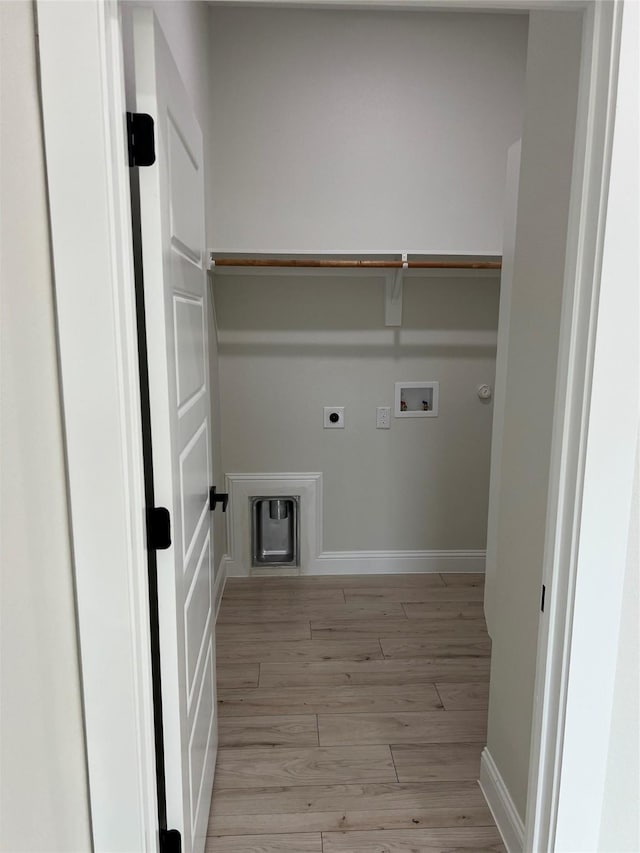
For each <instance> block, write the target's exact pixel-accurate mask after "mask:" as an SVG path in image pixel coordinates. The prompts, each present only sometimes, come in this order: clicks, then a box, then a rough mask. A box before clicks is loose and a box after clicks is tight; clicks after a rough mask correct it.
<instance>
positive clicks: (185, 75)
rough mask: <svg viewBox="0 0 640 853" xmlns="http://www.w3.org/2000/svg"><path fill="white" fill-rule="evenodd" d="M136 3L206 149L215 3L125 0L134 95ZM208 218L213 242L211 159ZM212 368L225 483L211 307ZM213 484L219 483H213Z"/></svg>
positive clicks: (219, 532)
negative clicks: (161, 39) (155, 32)
mask: <svg viewBox="0 0 640 853" xmlns="http://www.w3.org/2000/svg"><path fill="white" fill-rule="evenodd" d="M135 6H151V7H152V8H153V11H154V12H155V14H156V17H157V18H158V22H159V23H160V26H161V27H162V31H163V32H164V35H165V38H166V39H167V42H168V44H169V47H170V49H171V53H172V54H173V58H174V60H175V62H176V65H177V66H178V71H179V72H180V76H181V77H182V81H183V83H184V85H185V88H186V90H187V92H188V93H189V96H190V98H191V104H192V107H193V110H194V113H195V115H196V117H197V119H198V123H199V125H200V129H201V130H202V135H203V144H204V151H205V152H208V151H211V147H212V143H211V127H212V121H213V115H212V109H211V98H210V94H209V88H210V85H209V79H210V70H209V67H210V60H211V40H210V32H209V29H210V16H209V7H208V5H207V4H206V3H203V2H188V0H146V2H145V0H140V2H136V0H123V2H122V9H123V19H124V49H125V63H126V74H127V97H128V98H129V97H130V94H131V92H132V91H133V90H132V86H133V76H132V62H131V56H132V54H131V51H132V46H131V30H130V17H129V16H130V14H131V10H132V9H133V8H134V7H135ZM204 174H205V219H206V234H207V245H208V246H210V245H212V243H213V239H214V238H213V234H212V223H213V219H214V214H213V195H212V175H213V170H212V168H211V165H210V162H209V161H208V160H207V161H206V162H205V169H204ZM209 321H210V325H209V332H210V334H209V356H210V358H209V371H210V379H211V392H212V393H211V396H212V412H211V425H212V429H211V443H212V460H213V471H214V476H215V478H216V485H217V486H218V488H219V489H222V487H223V485H224V480H223V476H222V475H223V471H222V467H221V464H222V462H221V447H220V430H221V424H220V411H219V401H218V396H219V391H218V370H217V364H218V358H217V336H216V329H215V313H214V312H213V310H212V311H211V312H210V317H209ZM212 485H214V484H213V483H212ZM213 528H214V529H213V541H214V547H213V551H214V554H213V559H214V568H215V571H216V572H217V570H218V567H219V565H220V560H221V559H222V555H223V554H224V552H225V547H226V543H225V527H224V519H223V517H222V513H215V514H214V520H213Z"/></svg>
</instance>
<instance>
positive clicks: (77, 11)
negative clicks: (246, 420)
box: [37, 0, 620, 853]
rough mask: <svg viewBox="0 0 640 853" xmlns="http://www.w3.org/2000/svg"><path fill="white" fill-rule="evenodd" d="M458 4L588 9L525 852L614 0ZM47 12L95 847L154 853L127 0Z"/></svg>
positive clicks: (610, 93)
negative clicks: (122, 13) (123, 30)
mask: <svg viewBox="0 0 640 853" xmlns="http://www.w3.org/2000/svg"><path fill="white" fill-rule="evenodd" d="M331 5H333V6H340V5H350V4H349V0H345V2H341V0H331ZM368 5H373V4H368ZM376 5H379V4H376ZM438 5H439V6H440V7H441V5H442V4H441V3H439V2H437V0H435V2H434V0H399V2H398V0H396V2H394V3H390V4H389V6H390V7H391V6H393V8H403V7H410V6H414V7H415V6H424V7H429V6H438ZM456 5H457V8H463V7H466V8H467V9H469V10H471V11H481V10H483V9H485V8H492V9H500V10H504V11H509V10H514V9H515V10H518V11H527V10H528V9H532V8H537V9H540V8H544V9H548V10H552V9H556V8H557V9H566V8H568V7H569V8H572V9H575V8H576V6H580V7H581V8H583V9H584V14H585V24H586V26H585V46H586V50H585V51H583V53H584V57H583V66H582V71H581V95H580V101H579V108H578V129H579V132H578V148H577V156H576V158H575V163H574V179H573V182H572V189H571V212H570V223H569V225H570V227H569V235H570V236H569V240H568V245H567V269H566V276H565V296H564V305H563V318H562V324H561V339H560V358H559V365H558V390H557V393H556V405H555V409H554V433H553V460H552V468H551V478H550V494H549V508H548V524H547V542H546V551H545V553H546V557H545V578H546V581H547V589H548V591H549V593H550V596H549V599H548V600H549V602H550V606H549V608H548V610H547V613H546V614H545V616H546V618H545V619H544V620H543V623H542V630H541V632H540V640H539V650H538V676H537V684H536V697H535V708H534V732H533V737H532V760H531V768H530V771H531V776H530V785H529V789H530V796H529V803H528V818H527V827H526V833H527V834H526V838H527V844H526V849H549V848H548V846H547V845H546V844H545V843H544V842H543V839H545V838H549V837H552V835H553V831H554V826H555V818H556V805H557V794H558V787H559V778H560V770H561V747H562V742H563V726H562V724H563V720H564V702H565V698H566V689H567V683H568V662H569V655H570V653H572V654H574V655H575V654H576V649H575V648H574V649H573V650H572V649H571V627H572V620H571V614H572V611H573V601H574V598H575V594H576V554H577V545H578V535H579V519H580V513H581V506H582V494H583V490H584V488H585V444H586V437H587V431H588V426H589V402H590V395H591V381H592V371H593V361H594V348H595V337H596V336H595V329H596V320H597V314H598V291H599V283H600V262H601V254H602V235H603V230H604V224H605V211H606V200H607V186H608V170H609V166H608V164H609V159H610V147H611V135H612V130H613V107H614V105H615V92H616V90H615V82H616V73H617V64H618V31H619V18H620V4H619V3H618V2H616V3H615V4H610V3H599V4H597V5H596V6H593V5H592V4H586V5H585V4H582V5H581V4H578V3H567V2H566V1H565V0H549V2H543V0H528V2H527V0H506V2H503V0H479V2H476V3H474V2H466V3H464V2H461V3H459V4H456ZM362 8H366V6H365V5H364V4H363V6H362ZM37 13H38V30H39V40H40V64H41V73H42V104H43V120H44V129H45V150H46V160H47V172H48V184H49V196H50V214H51V237H52V254H53V265H54V275H55V288H56V304H57V313H58V334H59V350H60V371H61V378H62V396H63V407H64V418H65V435H66V442H67V470H68V483H69V502H70V512H71V522H72V537H73V551H74V561H75V577H76V595H77V610H78V631H79V638H80V654H81V663H82V678H83V695H84V708H85V730H86V741H87V763H88V772H89V786H90V792H89V794H90V803H91V816H92V824H93V841H94V849H95V850H96V851H105V853H106V851H130V850H140V851H143V850H144V851H152V850H157V849H158V839H157V809H156V799H155V796H156V794H155V758H154V743H153V713H152V689H151V663H150V654H149V627H148V626H149V613H148V599H147V580H146V565H147V562H146V552H145V526H144V490H143V467H142V446H141V423H140V400H139V376H138V360H137V334H136V313H135V298H134V279H133V260H132V239H131V224H130V223H131V217H130V199H129V176H128V166H127V153H126V141H125V123H124V115H125V99H124V74H123V59H122V49H121V36H120V17H119V7H118V3H117V0H84V2H83V3H63V2H55V0H37ZM78 62H81V64H82V69H83V73H82V75H78V74H77V73H76V68H77V63H78ZM96 439H97V440H96ZM549 832H551V836H549V835H547V833H549Z"/></svg>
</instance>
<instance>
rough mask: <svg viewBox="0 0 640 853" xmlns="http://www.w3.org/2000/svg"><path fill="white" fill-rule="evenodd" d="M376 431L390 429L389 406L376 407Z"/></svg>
mask: <svg viewBox="0 0 640 853" xmlns="http://www.w3.org/2000/svg"><path fill="white" fill-rule="evenodd" d="M376 429H391V407H390V406H378V408H377V409H376Z"/></svg>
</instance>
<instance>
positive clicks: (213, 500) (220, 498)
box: [209, 486, 229, 512]
mask: <svg viewBox="0 0 640 853" xmlns="http://www.w3.org/2000/svg"><path fill="white" fill-rule="evenodd" d="M228 503H229V493H228V492H217V491H216V487H215V486H211V488H210V489H209V509H210V510H211V512H213V511H214V510H215V508H216V507H217V505H218V504H222V512H226V511H227V504H228Z"/></svg>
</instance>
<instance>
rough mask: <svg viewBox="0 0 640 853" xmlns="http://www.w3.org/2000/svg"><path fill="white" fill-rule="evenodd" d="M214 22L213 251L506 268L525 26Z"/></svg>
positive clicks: (519, 21)
mask: <svg viewBox="0 0 640 853" xmlns="http://www.w3.org/2000/svg"><path fill="white" fill-rule="evenodd" d="M160 5H164V4H160ZM211 15H212V23H213V27H212V44H211V57H212V76H211V105H212V110H213V116H214V121H213V124H212V146H213V147H212V149H211V150H212V168H213V176H212V194H213V196H212V197H213V200H214V206H213V221H212V228H211V235H212V238H213V244H212V246H213V247H214V248H217V249H222V250H229V251H244V252H260V251H262V252H277V251H282V252H292V251H320V250H329V251H331V250H333V251H348V250H352V251H364V250H378V251H382V250H396V251H397V250H401V249H413V250H424V251H428V252H445V253H446V252H450V253H455V252H461V253H496V254H499V253H500V250H501V240H502V202H503V189H504V175H505V168H506V157H507V149H508V147H509V145H511V143H513V142H514V141H515V140H516V139H518V138H519V137H520V135H521V125H522V110H523V85H524V68H525V53H526V34H527V16H526V15H499V14H491V15H482V14H460V13H456V14H444V13H441V12H424V11H423V12H393V13H391V12H366V11H357V12H355V11H344V10H342V11H339V10H338V11H336V10H333V11H328V10H324V11H318V10H316V11H311V10H300V9H293V10H291V9H289V10H285V9H268V10H265V9H229V8H215V7H214V8H213V9H212V10H211Z"/></svg>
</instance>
